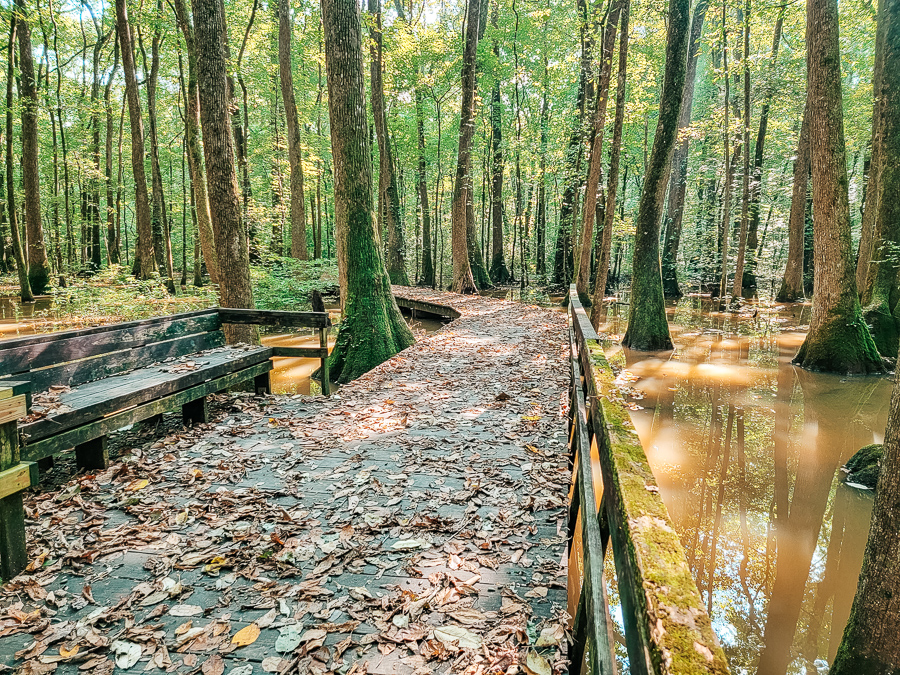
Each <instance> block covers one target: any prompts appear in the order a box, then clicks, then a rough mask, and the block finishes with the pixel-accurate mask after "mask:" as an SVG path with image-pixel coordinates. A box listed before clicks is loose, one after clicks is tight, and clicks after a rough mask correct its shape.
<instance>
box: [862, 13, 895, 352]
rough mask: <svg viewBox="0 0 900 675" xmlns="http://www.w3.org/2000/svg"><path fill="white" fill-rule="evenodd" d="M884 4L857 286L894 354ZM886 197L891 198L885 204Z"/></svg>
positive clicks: (891, 100) (891, 157)
mask: <svg viewBox="0 0 900 675" xmlns="http://www.w3.org/2000/svg"><path fill="white" fill-rule="evenodd" d="M886 4H887V3H886V2H882V3H881V7H880V10H879V14H880V18H879V26H878V33H879V34H881V37H880V39H876V41H875V45H876V52H875V70H876V72H878V71H880V75H879V76H878V77H877V78H876V79H877V85H878V89H876V90H875V91H874V95H875V96H874V98H875V113H874V117H873V119H872V127H873V128H874V129H876V130H878V131H877V133H876V134H875V139H876V144H877V146H878V152H877V155H878V158H879V164H880V166H879V167H878V169H877V170H876V172H877V174H878V179H877V181H875V182H869V185H868V188H867V194H866V197H867V198H866V210H869V209H870V208H871V210H873V211H874V229H873V232H872V237H871V246H870V249H871V251H872V253H871V256H872V259H871V260H870V261H869V265H868V273H867V275H866V283H865V286H864V287H863V288H862V289H860V291H861V296H862V299H861V302H862V304H863V307H864V309H863V316H864V317H865V320H866V323H867V324H868V325H869V327H870V330H871V333H872V339H874V340H875V346H876V347H878V351H879V352H880V353H881V355H882V356H886V357H888V358H894V357H895V356H896V355H897V347H898V344H900V325H898V321H897V319H896V317H895V316H894V313H893V311H892V310H894V308H895V305H896V304H897V298H898V296H900V290H898V284H897V281H898V279H897V271H898V268H900V219H898V217H897V214H898V213H900V211H897V210H895V209H892V204H891V203H893V202H896V201H897V196H898V192H897V190H898V187H900V182H898V181H897V177H896V174H895V168H894V166H892V165H893V164H896V162H898V161H900V152H898V151H897V150H896V148H894V147H892V146H891V143H892V142H893V141H894V139H892V138H891V137H890V136H889V131H890V129H889V127H891V126H892V125H896V124H897V123H896V121H894V120H893V119H892V118H893V117H894V116H896V115H897V114H898V111H897V106H898V101H900V97H898V96H897V95H896V94H895V93H894V92H892V91H891V81H892V78H893V77H894V73H890V72H886V71H888V70H890V69H891V68H895V69H896V68H900V60H898V61H897V62H894V63H891V61H890V57H891V56H893V52H892V51H891V48H892V46H891V45H889V44H887V40H886V38H885V36H884V33H885V32H886V31H887V29H888V27H889V26H888V24H889V19H886V18H885V17H884V16H883V15H884V13H885V12H886V8H885V5H886ZM872 155H873V157H874V156H875V155H876V153H875V152H874V151H873V153H872ZM873 169H874V166H872V167H870V169H869V170H870V174H871V173H872V172H873ZM891 181H893V182H891ZM885 201H887V202H891V203H889V204H885V203H884V202H885Z"/></svg>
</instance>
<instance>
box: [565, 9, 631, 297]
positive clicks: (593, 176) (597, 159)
mask: <svg viewBox="0 0 900 675" xmlns="http://www.w3.org/2000/svg"><path fill="white" fill-rule="evenodd" d="M621 11H622V8H621V2H620V1H618V0H617V1H616V2H615V4H614V5H612V7H611V9H610V11H609V14H608V15H607V17H606V27H605V28H604V30H603V39H602V41H601V45H600V79H599V81H598V82H597V101H596V103H595V104H594V119H593V131H592V133H593V137H594V140H593V143H592V144H591V154H590V164H589V168H588V179H587V185H586V186H585V191H584V207H583V209H582V213H583V219H582V225H581V247H580V255H579V258H578V261H577V267H578V269H577V271H576V273H575V287H576V289H577V290H578V296H579V297H580V298H581V301H582V302H583V303H584V304H589V303H590V299H589V297H588V281H589V280H590V276H591V253H592V251H593V246H592V245H591V244H592V243H593V240H594V220H595V219H596V218H597V212H598V211H599V209H598V208H597V203H598V200H597V193H598V192H599V190H600V179H601V176H602V174H603V132H604V130H605V128H606V105H607V102H608V101H609V80H610V78H611V77H612V58H613V49H614V48H615V45H616V28H617V27H618V25H619V14H620V13H621ZM602 201H603V200H602V199H601V200H600V203H601V204H602Z"/></svg>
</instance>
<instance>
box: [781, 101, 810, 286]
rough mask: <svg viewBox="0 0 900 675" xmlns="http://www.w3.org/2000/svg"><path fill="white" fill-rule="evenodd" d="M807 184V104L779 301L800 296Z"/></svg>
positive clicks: (796, 169) (795, 174)
mask: <svg viewBox="0 0 900 675" xmlns="http://www.w3.org/2000/svg"><path fill="white" fill-rule="evenodd" d="M808 187H809V107H808V106H805V107H804V109H803V122H802V124H801V125H800V140H799V141H798V142H797V157H796V159H795V160H794V187H793V191H792V193H791V214H790V217H789V219H788V258H787V264H786V265H785V268H784V277H783V278H782V280H781V288H780V289H779V291H778V295H776V296H775V299H776V300H777V301H778V302H795V301H796V300H799V299H800V298H802V297H803V295H804V293H803V249H804V235H805V233H806V193H807V190H808Z"/></svg>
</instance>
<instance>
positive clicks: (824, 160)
mask: <svg viewBox="0 0 900 675" xmlns="http://www.w3.org/2000/svg"><path fill="white" fill-rule="evenodd" d="M806 45H807V86H808V94H807V96H808V99H807V100H808V104H807V105H808V107H809V132H810V136H809V138H810V155H811V158H812V185H813V214H814V215H813V221H814V223H815V227H814V235H813V236H814V239H815V246H814V249H813V258H814V260H815V282H814V283H815V292H814V294H813V311H812V321H811V322H810V326H809V333H807V335H806V339H805V340H804V341H803V344H802V345H801V347H800V351H799V352H798V353H797V356H796V357H794V363H796V364H797V365H799V366H801V367H803V368H809V369H811V370H823V371H829V372H835V373H873V372H881V371H882V370H883V369H884V365H883V362H882V360H881V357H880V356H879V354H878V350H877V349H876V347H875V343H874V342H873V341H872V336H871V335H870V334H869V329H868V327H867V326H866V324H865V321H864V320H863V315H862V309H861V308H860V304H859V297H858V295H857V292H856V275H855V274H856V270H855V268H854V265H853V260H852V258H851V252H850V200H849V196H848V192H847V185H848V180H847V156H846V148H845V146H844V122H843V108H842V98H841V56H840V47H839V42H838V8H837V0H809V2H808V5H807V18H806Z"/></svg>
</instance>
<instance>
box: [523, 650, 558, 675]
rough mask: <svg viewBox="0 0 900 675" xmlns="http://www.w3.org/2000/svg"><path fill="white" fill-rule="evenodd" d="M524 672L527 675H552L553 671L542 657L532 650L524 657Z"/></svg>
mask: <svg viewBox="0 0 900 675" xmlns="http://www.w3.org/2000/svg"><path fill="white" fill-rule="evenodd" d="M525 672H526V673H528V675H553V669H552V668H551V667H550V664H549V663H548V662H547V659H545V658H544V657H543V656H541V655H540V654H538V653H537V652H536V651H534V650H533V649H530V650H529V651H528V656H526V657H525Z"/></svg>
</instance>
